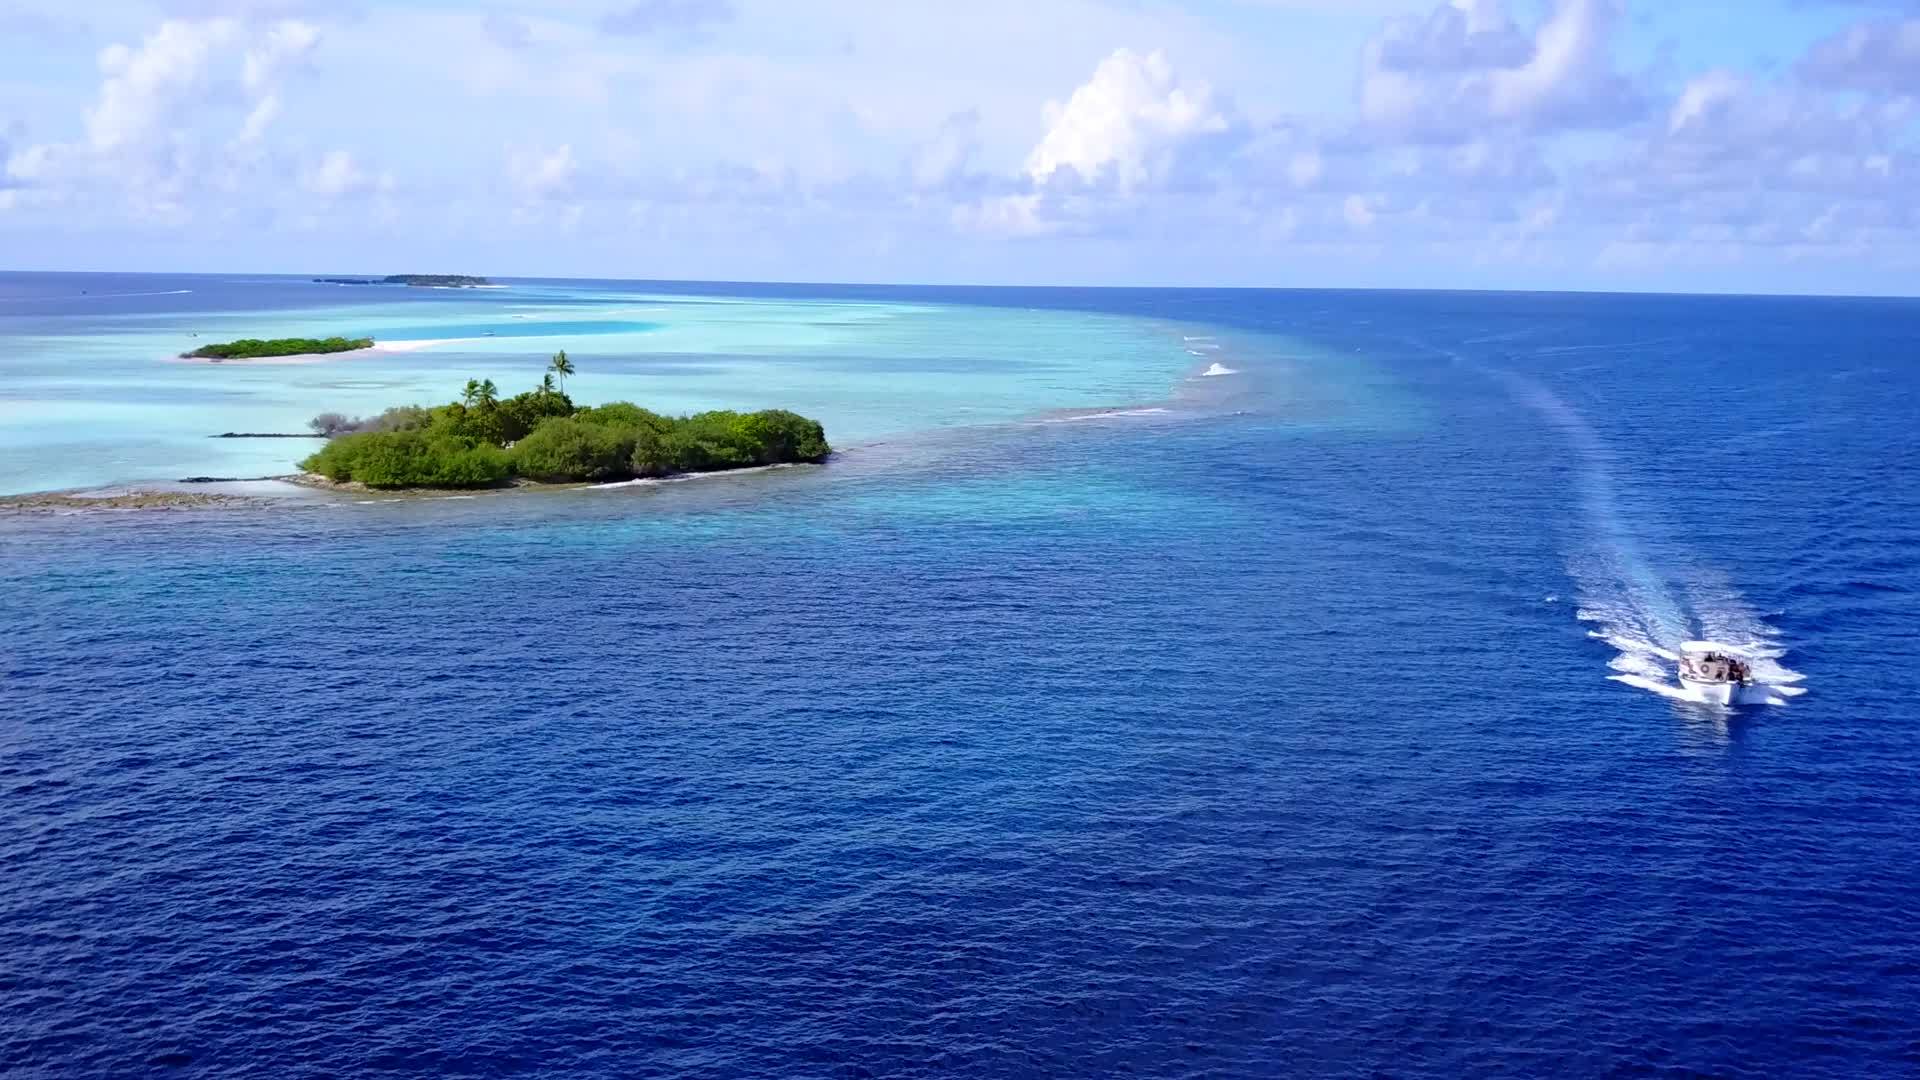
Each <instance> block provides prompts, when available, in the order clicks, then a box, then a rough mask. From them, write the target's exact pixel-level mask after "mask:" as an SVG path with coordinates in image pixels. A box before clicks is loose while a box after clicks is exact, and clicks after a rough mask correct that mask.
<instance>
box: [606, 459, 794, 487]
mask: <svg viewBox="0 0 1920 1080" xmlns="http://www.w3.org/2000/svg"><path fill="white" fill-rule="evenodd" d="M799 465H800V463H799V462H792V461H783V462H780V463H779V464H777V465H753V466H749V467H747V468H744V469H715V470H713V471H711V472H696V473H675V474H674V475H672V476H643V477H640V478H638V479H634V480H614V481H610V482H608V483H605V484H588V485H587V486H586V487H585V488H583V489H582V490H585V491H611V490H613V489H614V488H631V487H658V486H660V485H662V484H684V483H686V482H688V481H690V480H711V479H714V478H716V477H721V476H744V475H747V474H749V473H764V472H772V471H774V470H775V469H793V468H798V467H799Z"/></svg>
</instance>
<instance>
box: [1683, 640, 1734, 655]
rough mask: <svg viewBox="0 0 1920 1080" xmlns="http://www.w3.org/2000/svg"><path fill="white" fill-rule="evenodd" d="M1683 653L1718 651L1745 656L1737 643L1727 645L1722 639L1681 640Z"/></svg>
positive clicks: (1723, 653) (1724, 653)
mask: <svg viewBox="0 0 1920 1080" xmlns="http://www.w3.org/2000/svg"><path fill="white" fill-rule="evenodd" d="M1680 651H1681V652H1683V653H1720V654H1722V655H1725V656H1745V655H1746V651H1745V650H1744V649H1742V648H1740V646H1738V645H1729V644H1727V643H1726V642H1724V641H1683V642H1681V643H1680Z"/></svg>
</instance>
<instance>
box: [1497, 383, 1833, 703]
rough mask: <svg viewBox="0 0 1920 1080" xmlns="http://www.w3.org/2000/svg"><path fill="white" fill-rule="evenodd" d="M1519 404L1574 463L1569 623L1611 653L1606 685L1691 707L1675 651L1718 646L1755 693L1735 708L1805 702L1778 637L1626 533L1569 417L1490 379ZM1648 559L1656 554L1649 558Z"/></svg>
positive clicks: (1682, 566) (1548, 398) (1617, 499)
mask: <svg viewBox="0 0 1920 1080" xmlns="http://www.w3.org/2000/svg"><path fill="white" fill-rule="evenodd" d="M1493 374H1494V375H1496V376H1497V377H1498V378H1500V379H1501V380H1502V381H1503V382H1505V383H1506V384H1507V385H1508V388H1509V389H1510V390H1511V391H1512V392H1513V393H1514V395H1515V396H1516V397H1517V398H1519V399H1520V400H1521V401H1522V402H1524V403H1525V404H1527V405H1528V406H1529V407H1531V408H1533V409H1534V410H1536V411H1537V412H1539V413H1540V414H1541V415H1542V416H1543V417H1545V418H1546V419H1547V420H1548V422H1550V423H1551V424H1552V425H1553V426H1554V427H1556V428H1558V429H1559V430H1560V431H1561V433H1562V434H1564V435H1565V436H1566V437H1567V439H1568V441H1569V442H1570V443H1571V444H1572V445H1573V447H1574V450H1575V452H1576V453H1577V454H1578V456H1579V466H1580V474H1581V475H1580V487H1581V495H1582V503H1583V509H1584V512H1585V522H1584V524H1585V525H1586V528H1585V529H1584V530H1583V533H1584V535H1583V538H1582V539H1581V540H1580V541H1579V542H1577V543H1576V544H1575V546H1574V550H1573V551H1572V552H1571V553H1570V555H1569V557H1568V567H1567V568H1568V571H1569V573H1570V574H1571V575H1572V577H1573V579H1574V581H1575V583H1576V585H1577V586H1578V591H1577V602H1578V611H1577V616H1576V617H1577V618H1578V619H1579V620H1580V621H1581V622H1583V623H1587V624H1589V628H1588V631H1587V636H1589V637H1591V638H1594V639H1595V640H1598V641H1604V642H1606V643H1607V644H1608V645H1611V646H1613V648H1614V649H1615V650H1616V651H1617V655H1616V656H1615V657H1614V658H1613V659H1612V660H1611V661H1609V662H1608V665H1607V666H1608V669H1609V670H1610V671H1611V672H1612V674H1610V675H1608V676H1607V677H1608V678H1610V679H1612V680H1613V681H1615V682H1618V683H1622V684H1624V685H1627V686H1632V687H1636V688H1638V689H1641V690H1646V691H1648V692H1650V693H1655V694H1659V695H1661V696H1662V697H1668V698H1673V699H1676V700H1681V701H1694V700H1697V699H1696V698H1695V696H1694V695H1693V694H1692V693H1690V692H1689V691H1688V690H1686V689H1685V688H1683V687H1682V686H1681V685H1680V684H1679V682H1678V681H1677V679H1678V666H1679V660H1680V653H1679V649H1680V645H1681V643H1682V642H1687V641H1694V640H1700V639H1707V640H1711V641H1715V642H1724V643H1726V644H1727V645H1729V646H1730V647H1732V648H1733V649H1734V650H1736V651H1737V652H1738V653H1739V655H1740V656H1741V657H1742V658H1744V659H1746V660H1747V661H1748V662H1749V664H1750V666H1751V668H1752V672H1753V682H1754V684H1755V686H1754V687H1753V689H1752V693H1751V695H1750V696H1749V697H1748V698H1747V699H1745V700H1747V701H1749V702H1753V703H1761V702H1764V703H1765V704H1769V705H1784V704H1786V703H1787V701H1788V700H1789V699H1791V698H1793V697H1797V696H1798V695H1800V694H1803V693H1805V692H1806V691H1805V689H1804V688H1803V687H1801V686H1799V685H1797V684H1798V683H1800V682H1801V681H1802V680H1803V679H1804V678H1805V676H1804V675H1802V674H1801V673H1799V672H1797V671H1794V670H1792V669H1791V668H1788V667H1787V666H1786V665H1785V664H1784V663H1782V662H1781V660H1782V658H1783V657H1784V656H1785V655H1786V653H1787V646H1786V643H1785V642H1784V641H1783V640H1782V635H1781V632H1780V631H1779V629H1777V628H1776V627H1774V626H1772V625H1771V624H1769V623H1768V622H1767V621H1766V618H1765V617H1764V616H1763V615H1762V614H1761V613H1760V612H1759V611H1757V610H1756V609H1755V608H1754V606H1753V605H1752V604H1751V603H1750V602H1749V601H1748V600H1747V598H1746V596H1745V595H1744V594H1742V593H1741V592H1740V590H1739V589H1738V588H1736V587H1735V586H1734V585H1733V583H1732V582H1731V581H1729V580H1728V579H1727V577H1726V575H1725V574H1724V573H1722V572H1720V571H1719V570H1717V569H1715V568H1713V567H1712V566H1710V565H1707V564H1705V563H1704V561H1702V560H1699V559H1697V558H1696V557H1693V556H1691V555H1690V554H1688V553H1686V552H1684V551H1682V550H1679V549H1678V548H1677V547H1676V546H1675V545H1671V544H1661V545H1658V546H1657V547H1654V546H1652V545H1650V544H1649V542H1648V541H1647V540H1646V538H1645V537H1644V536H1643V531H1644V530H1642V529H1640V528H1638V527H1636V526H1635V524H1634V522H1635V517H1634V516H1633V515H1631V514H1629V513H1628V511H1627V508H1626V504H1625V502H1624V501H1623V499H1622V498H1621V496H1620V493H1619V490H1618V485H1617V483H1616V482H1615V465H1616V461H1617V456H1616V454H1615V453H1614V451H1613V448H1612V447H1610V446H1609V445H1607V443H1606V441H1605V440H1604V439H1602V438H1601V437H1600V435H1599V433H1598V432H1596V431H1595V430H1594V429H1593V427H1592V425H1591V424H1589V423H1588V422H1587V419H1586V417H1584V416H1582V415H1581V414H1580V412H1579V410H1577V409H1575V408H1573V407H1572V406H1571V405H1569V404H1567V403H1566V402H1565V401H1563V400H1562V399H1561V398H1560V397H1559V396H1557V395H1556V394H1554V393H1553V392H1552V391H1551V390H1549V389H1547V388H1546V387H1545V386H1542V385H1541V384H1539V383H1537V382H1535V381H1533V380H1531V379H1528V378H1525V377H1522V376H1519V375H1515V374H1512V373H1510V372H1498V371H1496V372H1493ZM1656 553H1657V554H1656Z"/></svg>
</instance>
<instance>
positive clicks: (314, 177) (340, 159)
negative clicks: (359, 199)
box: [301, 150, 393, 199]
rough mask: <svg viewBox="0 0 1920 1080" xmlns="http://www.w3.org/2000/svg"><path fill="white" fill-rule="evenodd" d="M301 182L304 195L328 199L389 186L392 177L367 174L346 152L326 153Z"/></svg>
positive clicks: (390, 185) (350, 154)
mask: <svg viewBox="0 0 1920 1080" xmlns="http://www.w3.org/2000/svg"><path fill="white" fill-rule="evenodd" d="M301 180H302V184H303V185H304V186H305V187H306V189H307V190H308V191H310V192H312V193H313V194H315V195H319V196H322V197H324V198H330V199H332V198H339V197H341V196H345V195H357V194H361V193H363V192H367V191H373V190H375V189H377V188H387V187H392V186H393V179H392V177H385V176H382V177H375V176H373V175H371V174H369V173H368V172H367V171H366V170H365V169H364V168H362V167H361V165H360V163H359V162H358V161H357V160H355V159H354V156H353V154H352V153H350V152H348V151H346V150H330V151H328V152H327V153H325V154H323V155H321V157H320V160H319V161H316V162H314V163H313V165H312V166H311V167H310V168H308V169H307V170H306V173H305V174H304V175H303V176H302V178H301Z"/></svg>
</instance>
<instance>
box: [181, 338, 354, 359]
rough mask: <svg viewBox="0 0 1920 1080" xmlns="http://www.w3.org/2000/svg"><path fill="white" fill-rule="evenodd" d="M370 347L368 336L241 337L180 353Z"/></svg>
mask: <svg viewBox="0 0 1920 1080" xmlns="http://www.w3.org/2000/svg"><path fill="white" fill-rule="evenodd" d="M371 348H373V339H372V338H343V337H330V338H271V339H266V340H263V339H261V338H241V339H240V340H238V341H229V342H225V343H223V344H218V345H202V346H200V347H199V348H197V349H195V350H193V351H192V352H184V353H181V354H180V358H181V359H183V360H256V359H260V358H262V357H267V356H306V355H308V354H310V353H337V352H353V351H354V350H355V349H371Z"/></svg>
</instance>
